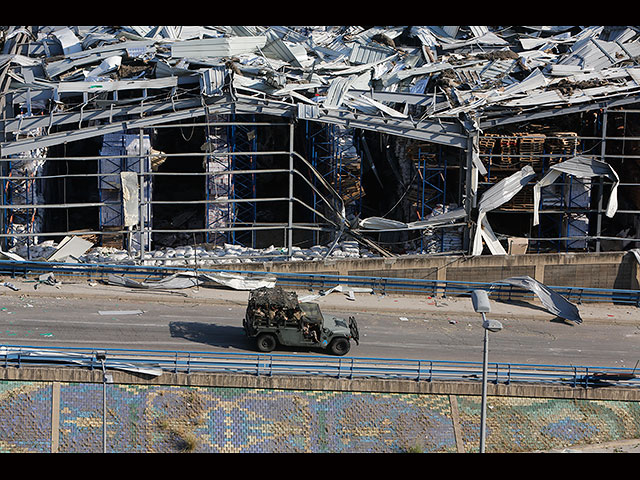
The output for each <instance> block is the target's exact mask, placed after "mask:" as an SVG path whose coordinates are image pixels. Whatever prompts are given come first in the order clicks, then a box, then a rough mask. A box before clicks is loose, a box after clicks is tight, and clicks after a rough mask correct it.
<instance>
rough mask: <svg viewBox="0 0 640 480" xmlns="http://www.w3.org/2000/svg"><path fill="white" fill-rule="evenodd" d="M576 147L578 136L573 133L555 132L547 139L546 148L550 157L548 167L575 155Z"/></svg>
mask: <svg viewBox="0 0 640 480" xmlns="http://www.w3.org/2000/svg"><path fill="white" fill-rule="evenodd" d="M577 146H578V134H577V133H575V132H557V133H554V134H553V136H548V137H547V147H548V150H549V153H550V154H551V155H555V156H552V157H550V158H549V165H553V164H555V163H558V162H562V161H564V160H566V158H567V157H570V156H573V155H575V152H576V148H577Z"/></svg>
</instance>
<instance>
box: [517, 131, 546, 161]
mask: <svg viewBox="0 0 640 480" xmlns="http://www.w3.org/2000/svg"><path fill="white" fill-rule="evenodd" d="M517 135H518V136H519V137H520V138H519V139H518V141H519V147H520V161H521V162H524V163H526V164H529V165H531V166H532V167H533V168H534V169H535V170H540V169H541V168H542V154H543V153H544V145H545V140H546V136H545V135H543V134H536V133H533V134H532V133H518V134H517ZM536 167H537V168H536Z"/></svg>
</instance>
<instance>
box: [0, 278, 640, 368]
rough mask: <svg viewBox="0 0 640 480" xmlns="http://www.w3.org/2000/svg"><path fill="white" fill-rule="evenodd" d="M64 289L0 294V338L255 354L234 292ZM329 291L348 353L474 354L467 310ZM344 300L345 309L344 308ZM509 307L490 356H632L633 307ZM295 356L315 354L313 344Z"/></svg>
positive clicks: (477, 335) (472, 319)
mask: <svg viewBox="0 0 640 480" xmlns="http://www.w3.org/2000/svg"><path fill="white" fill-rule="evenodd" d="M69 288H70V287H67V286H66V285H62V287H61V288H59V289H55V288H54V287H46V289H48V290H47V292H43V290H45V288H44V287H43V288H41V289H40V292H39V294H38V295H35V293H34V291H33V286H32V285H29V284H26V285H23V286H22V287H21V291H17V292H11V293H10V294H9V293H5V294H4V295H2V296H0V343H1V344H5V345H33V346H55V347H88V348H104V349H109V348H111V349H113V348H123V349H143V350H171V351H175V350H180V351H191V352H194V351H200V352H211V351H229V352H251V351H255V349H254V346H253V343H252V342H251V341H250V340H249V339H247V338H246V337H245V336H244V332H243V329H242V318H243V315H244V311H245V304H244V302H243V298H244V297H243V294H235V296H234V297H233V298H232V299H231V300H229V299H227V300H226V301H222V302H218V303H217V304H215V303H211V302H210V301H209V302H205V301H201V300H199V299H197V298H196V299H192V298H189V299H186V298H185V299H184V301H181V300H180V299H181V298H183V297H181V296H180V294H178V296H177V297H176V296H172V295H170V294H168V293H161V292H157V293H155V292H154V293H152V294H149V295H147V296H146V297H145V298H138V296H136V295H135V294H128V293H127V294H122V295H115V296H111V295H108V294H106V295H102V296H86V298H85V297H84V296H83V295H80V296H75V297H73V296H69V295H68V293H69V290H68V289H69ZM174 293H175V292H174ZM182 295H183V296H186V294H182ZM332 295H334V294H332ZM245 296H246V294H245ZM335 298H337V300H338V301H333V302H331V303H325V304H323V301H325V302H328V301H326V300H323V301H320V303H321V305H322V308H323V311H324V312H326V313H332V314H335V315H338V316H348V315H350V314H353V315H355V317H356V318H357V321H358V325H359V329H360V345H358V346H356V345H353V346H352V349H351V351H350V352H349V354H348V355H349V356H355V357H377V358H398V359H425V360H455V361H471V362H476V361H477V362H481V361H482V349H483V329H482V327H481V318H480V316H479V315H477V314H475V313H474V312H470V313H465V311H462V312H461V311H460V309H459V308H458V310H457V311H453V309H452V308H449V306H448V305H447V304H446V302H441V303H440V305H439V308H438V309H434V308H432V309H431V310H429V308H427V307H428V304H431V303H433V302H431V301H425V305H424V308H422V307H421V306H419V305H417V302H422V301H423V300H417V299H416V298H406V297H405V298H398V299H395V300H391V299H389V298H387V299H384V301H385V302H386V304H385V305H386V307H385V308H383V304H382V303H381V302H382V300H380V299H377V298H376V297H375V296H370V295H366V296H362V295H360V296H358V301H357V302H356V303H345V302H344V301H343V299H341V298H339V297H335ZM176 299H178V301H176ZM341 302H342V303H341ZM390 302H396V303H391V304H390ZM448 302H449V303H452V302H453V301H452V300H449V301H448ZM389 305H391V306H389ZM347 307H350V308H351V311H350V312H346V308H347ZM509 308H510V309H511V310H506V309H505V307H501V306H500V305H498V310H497V311H496V312H495V313H494V314H493V318H496V319H498V320H500V321H501V322H502V324H503V326H504V328H503V330H502V331H500V332H497V333H492V334H490V337H489V350H490V353H489V361H490V362H506V363H523V364H554V365H581V366H585V365H589V366H591V365H593V366H602V367H630V368H632V367H634V366H635V364H636V362H637V361H638V360H639V359H640V348H639V347H640V322H639V321H637V320H636V319H637V317H638V313H637V312H638V311H639V310H638V309H637V308H636V307H621V308H620V307H617V309H615V315H616V317H617V318H620V317H622V316H624V317H625V318H624V319H623V320H624V321H620V322H617V321H601V320H598V321H596V320H595V318H593V319H592V318H589V317H588V314H585V315H586V316H587V318H585V321H584V322H583V323H582V324H580V325H576V324H572V323H568V322H565V321H562V320H560V319H557V318H556V317H554V316H552V315H549V314H547V313H546V312H544V311H542V309H540V307H539V306H525V307H523V308H521V309H520V310H518V309H517V308H515V307H514V308H515V310H514V309H513V308H511V306H509ZM612 309H613V307H612ZM612 311H614V310H612ZM136 312H137V313H136ZM522 312H525V314H523V313H522ZM603 316H607V315H606V314H603V313H600V315H599V318H601V317H603ZM609 316H611V317H612V316H613V315H609ZM280 351H281V352H283V353H291V352H295V351H299V350H291V349H289V350H280ZM300 353H304V354H318V355H325V353H323V352H319V351H300Z"/></svg>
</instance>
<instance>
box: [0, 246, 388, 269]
mask: <svg viewBox="0 0 640 480" xmlns="http://www.w3.org/2000/svg"><path fill="white" fill-rule="evenodd" d="M61 243H62V242H61ZM59 248H60V244H56V243H55V242H53V241H51V240H47V241H45V242H42V243H40V244H38V245H31V246H27V245H24V244H23V245H20V246H18V247H14V248H12V249H11V250H10V251H9V252H8V253H9V254H11V255H12V256H13V258H14V259H20V260H33V261H42V260H46V261H51V259H52V255H53V254H54V253H55V252H56V251H58V250H59ZM292 250H293V251H292V255H291V256H289V255H288V254H287V249H286V248H280V247H274V246H271V247H268V248H262V249H258V248H249V247H243V246H241V245H231V244H224V245H221V246H217V247H214V246H206V247H205V246H195V247H194V246H190V245H187V246H183V247H175V248H164V249H158V250H152V251H150V252H146V253H144V256H143V259H142V260H141V259H140V252H136V251H133V252H129V251H127V250H125V249H120V248H114V247H100V246H96V247H91V248H89V249H88V250H87V251H86V252H83V251H82V250H80V251H79V252H78V253H79V254H77V255H68V256H60V257H58V258H57V259H55V258H54V259H53V260H54V261H64V262H74V263H75V262H79V263H87V264H104V265H118V264H122V265H137V264H141V265H146V266H156V267H164V266H167V267H174V266H175V267H195V266H198V267H200V268H207V267H214V266H216V265H224V264H234V263H252V262H277V261H313V260H324V259H327V258H330V259H342V258H371V257H377V256H378V255H377V254H376V253H372V252H370V251H368V250H367V249H365V248H363V247H361V246H359V244H358V242H355V241H348V240H345V241H342V242H339V243H338V244H336V245H335V247H334V248H330V247H327V246H323V245H315V246H312V247H311V248H300V247H296V246H294V247H293V249H292Z"/></svg>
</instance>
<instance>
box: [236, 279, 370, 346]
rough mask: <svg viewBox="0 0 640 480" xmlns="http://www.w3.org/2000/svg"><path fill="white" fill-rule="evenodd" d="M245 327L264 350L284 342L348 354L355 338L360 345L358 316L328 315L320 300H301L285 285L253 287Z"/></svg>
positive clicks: (244, 321)
mask: <svg viewBox="0 0 640 480" xmlns="http://www.w3.org/2000/svg"><path fill="white" fill-rule="evenodd" d="M242 326H243V327H244V331H245V333H246V335H247V336H248V337H250V338H254V339H255V341H256V346H257V348H258V350H259V351H261V352H271V351H272V350H274V349H275V348H276V347H277V346H278V345H283V346H288V347H309V348H322V349H327V350H329V351H330V352H331V353H333V354H334V355H345V354H346V353H347V352H349V350H350V349H351V340H353V341H354V342H356V344H359V341H360V334H359V332H358V324H357V323H356V319H355V318H354V317H349V320H348V321H347V320H344V319H342V318H338V317H333V316H325V315H323V314H322V312H321V311H320V306H319V305H318V304H317V303H312V302H299V301H298V296H297V294H296V293H295V292H288V291H285V290H283V289H282V288H281V287H274V288H267V287H261V288H257V289H255V290H251V292H250V293H249V301H248V304H247V311H246V314H245V318H244V319H243V320H242Z"/></svg>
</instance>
